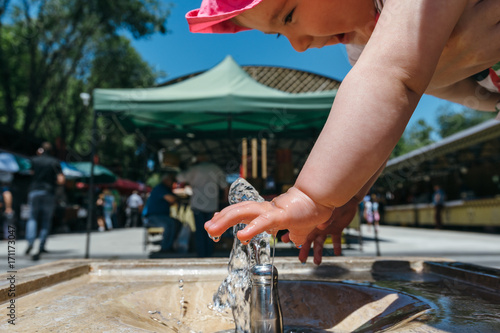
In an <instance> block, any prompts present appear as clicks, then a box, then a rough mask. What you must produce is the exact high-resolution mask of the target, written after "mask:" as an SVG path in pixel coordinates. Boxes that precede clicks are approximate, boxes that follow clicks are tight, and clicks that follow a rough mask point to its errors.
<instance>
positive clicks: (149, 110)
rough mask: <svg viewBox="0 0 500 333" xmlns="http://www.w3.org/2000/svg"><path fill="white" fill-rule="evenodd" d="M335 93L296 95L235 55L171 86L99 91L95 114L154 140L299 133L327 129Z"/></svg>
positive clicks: (96, 90) (291, 134)
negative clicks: (254, 73) (264, 80)
mask: <svg viewBox="0 0 500 333" xmlns="http://www.w3.org/2000/svg"><path fill="white" fill-rule="evenodd" d="M335 94H336V91H322V92H309V93H299V94H291V93H286V92H283V91H280V90H277V89H272V88H269V87H267V86H265V85H263V84H260V83H258V82H257V81H255V80H254V79H253V78H251V77H250V76H249V75H248V74H247V73H246V72H245V71H244V70H243V69H242V68H241V67H240V66H239V65H238V64H237V63H236V62H235V61H234V60H233V59H232V58H231V57H230V56H228V57H226V59H224V61H222V62H221V63H219V64H218V65H217V66H215V67H214V68H212V69H210V70H208V71H206V72H204V73H202V74H200V75H197V76H195V77H192V78H190V79H187V80H184V81H181V82H179V83H175V84H172V85H168V86H164V87H158V88H145V89H95V90H94V92H93V103H94V109H95V110H96V112H99V113H101V114H102V115H105V116H109V117H112V118H113V119H115V120H116V121H117V123H119V124H120V126H122V127H123V129H124V130H125V131H127V132H129V133H133V132H135V131H137V130H139V131H140V132H142V133H143V134H144V135H146V137H148V138H151V139H162V138H185V137H188V138H194V137H196V138H215V137H217V138H237V137H245V136H248V135H255V134H261V135H266V134H268V135H275V136H281V137H294V136H295V137H296V136H300V135H302V134H303V133H315V134H316V135H317V133H318V132H319V131H320V130H321V128H322V127H323V125H324V123H325V121H326V118H327V116H328V113H329V111H330V108H331V106H332V103H333V100H334V98H335Z"/></svg>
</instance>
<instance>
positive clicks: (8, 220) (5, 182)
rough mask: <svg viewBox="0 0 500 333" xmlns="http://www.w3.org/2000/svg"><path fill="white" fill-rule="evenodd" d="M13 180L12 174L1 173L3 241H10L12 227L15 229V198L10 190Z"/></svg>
mask: <svg viewBox="0 0 500 333" xmlns="http://www.w3.org/2000/svg"><path fill="white" fill-rule="evenodd" d="M13 179H14V174H13V173H12V172H7V171H0V221H2V227H3V239H8V238H9V234H10V233H9V231H10V230H9V229H10V227H15V224H14V222H15V220H14V209H13V208H12V207H13V206H12V202H13V197H12V190H11V188H10V187H11V184H12V180H13Z"/></svg>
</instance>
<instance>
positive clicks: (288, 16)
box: [284, 8, 295, 24]
mask: <svg viewBox="0 0 500 333" xmlns="http://www.w3.org/2000/svg"><path fill="white" fill-rule="evenodd" d="M294 11H295V8H294V9H292V11H291V12H290V13H288V15H287V16H286V17H285V21H284V22H285V24H287V23H290V22H292V18H293V12H294Z"/></svg>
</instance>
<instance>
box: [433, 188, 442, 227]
mask: <svg viewBox="0 0 500 333" xmlns="http://www.w3.org/2000/svg"><path fill="white" fill-rule="evenodd" d="M444 200H445V193H444V191H443V189H442V188H441V186H440V185H437V184H436V185H434V194H433V195H432V204H433V205H434V223H435V226H436V229H442V228H443V217H442V215H443V208H444Z"/></svg>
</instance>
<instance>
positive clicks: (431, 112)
mask: <svg viewBox="0 0 500 333" xmlns="http://www.w3.org/2000/svg"><path fill="white" fill-rule="evenodd" d="M165 3H166V4H168V3H173V8H172V9H171V15H170V17H169V18H168V20H167V28H168V29H169V33H168V34H166V35H159V34H157V35H154V36H151V37H150V38H148V39H143V40H139V41H133V45H134V47H135V48H136V49H137V50H138V51H139V53H140V54H141V55H142V57H143V58H144V60H146V61H147V62H148V63H149V64H150V65H151V66H153V67H154V68H155V69H157V70H161V71H164V72H165V73H167V75H168V76H167V78H166V79H165V80H164V81H167V80H170V79H173V78H176V77H179V76H183V75H186V74H190V73H193V72H198V71H203V70H207V69H210V68H212V67H213V66H215V65H217V64H218V63H219V62H221V61H222V60H223V59H224V58H225V57H226V56H227V55H231V56H232V57H233V58H234V59H235V60H236V62H237V63H239V64H240V65H270V66H281V67H289V68H294V69H300V70H305V71H308V72H313V73H317V74H321V75H324V76H327V77H331V78H334V79H337V80H342V79H343V78H344V77H345V75H346V74H347V73H348V71H349V69H350V65H349V62H348V61H347V55H346V52H345V49H344V47H343V46H339V45H335V46H329V47H325V48H322V49H311V50H308V51H306V52H303V53H298V52H296V51H295V50H293V48H292V47H291V45H290V43H289V42H288V40H287V39H286V38H284V37H281V38H277V37H276V36H275V35H265V34H263V33H261V32H258V31H245V32H240V33H237V34H222V35H212V34H193V33H190V32H189V30H188V25H187V22H186V20H185V18H184V15H185V13H186V12H188V11H189V10H191V9H195V8H198V7H199V4H200V3H201V0H176V1H165ZM446 104H450V103H448V102H445V101H442V100H440V99H437V98H434V97H431V96H424V98H422V100H421V102H420V104H419V106H418V108H417V110H416V111H415V113H414V115H413V117H412V119H411V120H410V126H411V125H413V124H414V123H415V122H416V121H417V120H418V119H424V120H425V121H426V122H427V123H429V124H430V125H432V126H434V127H437V123H436V112H435V111H436V109H437V108H438V107H439V106H441V105H446ZM454 106H456V105H454Z"/></svg>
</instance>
